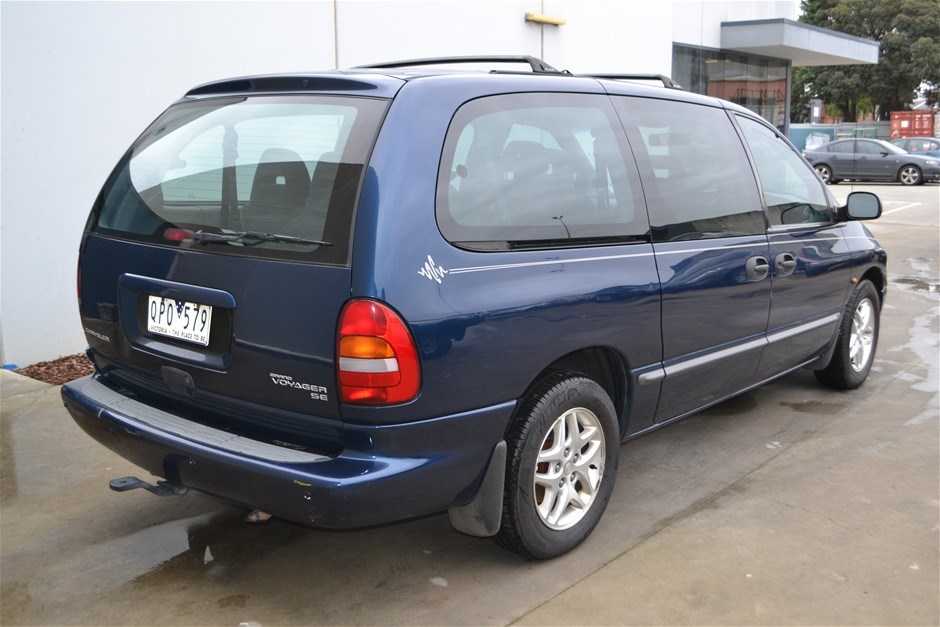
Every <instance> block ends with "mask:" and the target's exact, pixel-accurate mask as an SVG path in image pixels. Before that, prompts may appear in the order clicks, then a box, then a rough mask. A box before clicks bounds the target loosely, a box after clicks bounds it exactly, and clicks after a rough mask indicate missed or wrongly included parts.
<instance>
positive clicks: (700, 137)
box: [614, 98, 766, 242]
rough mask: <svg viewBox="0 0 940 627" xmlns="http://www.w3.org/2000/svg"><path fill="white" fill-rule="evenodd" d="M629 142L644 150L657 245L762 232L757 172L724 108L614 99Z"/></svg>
mask: <svg viewBox="0 0 940 627" xmlns="http://www.w3.org/2000/svg"><path fill="white" fill-rule="evenodd" d="M614 102H615V104H616V106H617V111H618V113H620V114H621V116H622V117H623V118H624V121H625V125H626V126H627V127H628V128H629V129H630V132H631V133H637V132H638V134H639V138H638V140H637V141H634V137H632V136H631V138H630V139H631V143H634V144H639V145H640V146H641V149H642V148H645V152H646V156H647V158H648V161H649V167H650V169H651V170H652V173H653V177H652V179H651V180H649V181H644V191H645V193H646V199H647V204H648V206H649V213H650V225H651V227H652V234H653V241H654V242H667V241H679V240H692V239H709V238H716V237H734V236H741V235H756V234H762V233H764V232H765V230H766V226H765V222H764V215H763V210H762V206H761V201H760V197H759V196H758V193H757V185H756V182H755V180H754V173H753V171H752V170H751V165H750V163H749V162H748V159H747V156H746V153H745V152H744V147H743V146H742V145H741V141H740V139H739V138H738V135H737V133H736V132H735V130H734V126H733V125H732V123H731V120H729V119H728V116H727V115H726V114H725V112H724V111H722V110H721V109H717V108H713V107H707V106H702V105H697V104H691V103H685V102H674V101H669V100H653V99H644V98H615V99H614Z"/></svg>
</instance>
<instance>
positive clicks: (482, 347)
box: [62, 57, 887, 559]
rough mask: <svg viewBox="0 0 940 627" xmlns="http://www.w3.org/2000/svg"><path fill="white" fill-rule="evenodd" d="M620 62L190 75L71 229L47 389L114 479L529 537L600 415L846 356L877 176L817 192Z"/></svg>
mask: <svg viewBox="0 0 940 627" xmlns="http://www.w3.org/2000/svg"><path fill="white" fill-rule="evenodd" d="M459 61H474V62H477V63H480V62H484V63H490V64H492V65H493V66H494V67H506V66H501V65H498V64H500V63H502V62H505V61H514V62H518V61H523V62H527V63H529V64H530V65H531V71H525V72H520V71H500V70H496V71H480V70H466V69H460V70H456V69H451V68H450V66H448V65H445V64H447V63H453V62H459ZM429 66H433V67H429ZM632 78H636V77H630V76H605V77H602V78H598V77H595V76H579V75H572V74H570V73H568V72H560V71H557V70H555V69H554V68H552V67H550V66H548V65H547V64H545V63H544V62H541V61H539V60H537V59H534V58H531V57H522V58H512V57H490V58H470V59H453V58H447V59H435V60H419V61H415V62H400V63H392V64H385V65H381V66H371V67H368V68H355V69H352V70H345V71H330V72H322V73H311V74H303V75H283V76H256V77H247V78H238V79H232V80H224V81H220V82H215V83H210V84H207V85H202V86H200V87H196V88H195V89H193V90H192V91H190V92H189V93H187V94H186V95H185V96H184V97H183V98H182V99H180V100H179V101H178V102H176V103H175V104H173V105H172V106H171V107H170V108H169V109H167V111H166V112H165V113H163V114H162V115H161V116H160V117H159V118H158V119H157V120H156V121H155V122H153V124H151V125H150V127H149V128H147V129H146V130H145V131H144V133H143V134H142V135H141V136H140V137H139V138H138V139H137V141H136V142H134V144H133V145H132V146H131V148H130V149H129V150H128V151H127V153H126V154H125V155H124V156H123V157H122V158H121V160H120V162H119V163H118V164H117V166H116V168H115V169H114V172H113V173H112V174H111V176H110V177H109V179H108V180H107V182H106V183H105V185H104V188H103V189H102V191H101V194H100V196H99V197H98V199H97V201H96V202H95V204H94V207H93V209H92V212H91V216H90V218H89V220H88V223H87V226H86V228H85V233H84V237H83V239H82V244H81V251H80V256H79V273H78V275H79V308H80V313H81V320H82V325H83V327H84V330H85V333H86V336H87V339H88V343H89V349H88V355H89V357H90V358H91V360H92V362H93V363H94V365H95V373H94V375H92V376H90V377H87V378H85V379H80V380H78V381H74V382H72V383H70V384H68V385H66V386H64V387H63V389H62V396H63V398H64V401H65V404H66V406H67V407H68V410H69V412H70V413H71V415H72V416H73V417H74V419H75V420H76V421H77V423H78V424H79V425H80V426H81V427H82V429H84V430H85V431H86V432H87V433H88V434H89V435H91V436H92V437H93V438H95V439H96V440H98V441H99V442H101V443H102V444H103V445H105V446H106V447H108V448H109V449H111V450H112V451H114V452H116V453H117V454H119V455H121V456H122V457H124V458H126V459H128V460H130V461H131V462H133V463H134V464H136V465H138V466H140V467H141V468H142V469H144V470H146V471H148V472H149V473H151V474H153V475H155V476H156V477H159V478H160V480H159V481H158V482H157V484H156V485H151V484H150V483H147V482H144V481H141V480H140V479H137V478H134V477H125V478H121V479H116V480H114V481H112V483H111V487H112V488H113V489H116V490H126V489H130V488H135V487H144V488H146V489H149V490H151V491H153V492H155V493H157V494H183V493H185V492H186V491H187V490H188V489H194V490H198V491H201V492H205V493H208V494H211V495H214V496H216V497H220V498H223V499H226V500H229V501H231V502H233V503H236V504H238V505H240V506H243V507H246V508H248V509H253V508H255V509H259V510H263V511H265V512H269V513H271V514H273V515H274V516H277V517H281V518H283V519H287V520H291V521H295V522H298V523H303V524H307V525H312V526H320V527H329V528H349V527H359V526H365V525H373V524H378V523H385V522H390V521H396V520H402V519H407V518H410V517H415V516H420V515H425V514H429V513H433V512H441V511H445V510H446V511H448V512H449V515H450V521H451V523H452V525H453V526H454V528H455V529H457V530H458V531H461V532H464V533H467V534H471V535H475V536H479V537H493V538H494V539H495V540H496V541H497V543H498V544H500V545H501V546H503V547H505V548H507V549H509V550H512V551H515V552H518V553H520V554H522V555H524V556H526V557H527V558H530V559H547V558H551V557H555V556H557V555H561V554H562V553H565V552H566V551H569V550H571V549H572V548H574V547H575V546H577V545H578V544H579V543H580V542H581V541H583V540H584V539H585V538H586V537H587V536H588V534H590V533H591V531H592V530H593V528H594V526H595V525H596V524H597V522H598V520H599V519H600V517H601V514H602V513H603V511H604V509H605V507H606V505H607V501H608V499H609V498H610V495H611V492H612V489H613V485H614V480H615V477H616V472H617V461H618V453H619V448H620V443H621V442H622V441H623V440H625V439H628V438H633V437H636V436H638V435H641V434H643V433H646V432H649V431H650V430H653V429H656V428H658V427H662V426H664V425H666V424H669V423H671V422H673V421H675V420H678V419H680V418H682V417H684V416H687V415H689V414H692V413H694V412H696V411H699V410H701V409H703V408H706V407H709V406H711V405H714V404H716V403H719V402H721V401H723V400H725V399H728V398H730V397H732V396H735V395H737V394H741V393H742V392H745V391H747V390H749V389H751V388H754V387H755V386H758V385H761V384H762V383H765V382H767V381H771V380H773V379H776V378H778V377H780V376H783V375H785V374H787V373H789V372H792V371H794V370H796V369H799V368H803V367H809V368H812V369H813V370H815V371H816V374H817V377H818V379H819V380H820V381H821V382H822V383H824V384H827V385H829V386H831V387H834V388H840V389H850V388H855V387H857V386H859V385H861V384H862V382H863V381H864V380H865V378H866V377H867V375H868V373H869V370H870V368H871V366H872V361H873V358H874V353H875V348H876V345H877V341H878V329H879V312H880V310H881V307H882V304H883V300H884V296H885V286H886V283H887V281H886V274H885V264H886V255H885V252H884V250H883V249H882V248H881V247H880V246H879V245H878V243H877V242H876V241H875V240H874V239H873V237H872V236H871V234H870V233H869V232H868V231H867V230H866V229H865V227H864V226H863V225H862V224H861V223H860V222H859V220H864V219H872V218H877V217H878V216H879V215H880V214H881V204H880V202H879V200H878V198H877V197H876V196H874V195H872V194H867V193H861V192H857V193H854V194H851V195H850V196H849V198H848V201H847V204H846V205H845V206H839V204H838V203H837V202H836V200H835V199H834V197H833V196H832V195H831V194H830V193H829V192H828V191H827V189H826V187H825V185H824V184H823V183H822V181H821V180H820V179H819V178H818V176H817V175H816V172H815V171H814V170H813V168H812V167H811V166H810V165H808V164H807V163H806V161H805V160H804V159H803V158H802V157H801V155H800V153H799V152H798V151H796V150H795V149H794V148H793V146H792V145H791V144H790V143H789V142H788V141H787V140H786V139H785V138H784V137H783V136H782V135H781V134H780V133H779V132H778V131H777V130H776V129H775V128H774V127H773V126H771V125H769V124H767V123H766V122H765V121H764V120H763V119H761V118H760V117H759V116H757V115H755V114H754V113H752V112H751V111H749V110H747V109H744V108H742V107H739V106H736V105H734V104H731V103H728V102H724V101H721V100H717V99H715V98H709V97H705V96H700V95H694V94H689V93H686V92H684V91H682V90H680V89H676V88H675V86H674V85H673V84H671V82H669V81H664V82H665V86H664V87H655V86H651V85H648V84H638V83H636V82H631V80H630V79H632Z"/></svg>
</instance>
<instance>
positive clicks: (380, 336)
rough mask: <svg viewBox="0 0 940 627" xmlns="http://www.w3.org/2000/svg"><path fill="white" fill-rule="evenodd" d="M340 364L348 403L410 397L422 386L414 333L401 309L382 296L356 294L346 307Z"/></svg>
mask: <svg viewBox="0 0 940 627" xmlns="http://www.w3.org/2000/svg"><path fill="white" fill-rule="evenodd" d="M337 365H338V371H339V390H340V399H341V400H342V402H344V403H352V404H357V405H394V404H397V403H407V402H408V401H410V400H412V399H414V398H415V397H416V396H417V395H418V390H419V389H420V387H421V368H420V364H419V362H418V353H417V350H416V348H415V344H414V340H413V339H412V337H411V333H410V332H409V331H408V328H407V327H406V326H405V323H404V322H403V321H402V319H401V318H400V317H399V316H398V314H396V313H395V312H394V311H392V309H391V308H389V307H388V306H387V305H384V304H382V303H380V302H378V301H374V300H365V299H362V300H353V301H350V302H349V303H347V304H346V306H345V307H344V308H343V312H342V313H341V314H340V320H339V329H338V339H337Z"/></svg>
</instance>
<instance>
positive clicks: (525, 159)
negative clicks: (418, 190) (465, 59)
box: [437, 94, 648, 250]
mask: <svg viewBox="0 0 940 627" xmlns="http://www.w3.org/2000/svg"><path fill="white" fill-rule="evenodd" d="M616 128H618V127H617V126H616V117H615V115H614V113H613V110H612V108H611V106H610V103H609V101H608V100H607V99H606V98H605V97H602V96H592V95H587V94H585V95H580V94H549V95H546V94H513V95H503V96H492V97H488V98H481V99H478V100H474V101H471V102H469V103H467V104H466V105H464V106H463V107H461V108H460V110H458V112H457V114H456V115H455V116H454V120H453V122H452V123H451V127H450V130H449V131H448V134H447V139H446V141H445V144H444V153H443V157H442V160H441V169H440V173H439V175H438V186H437V221H438V226H439V228H440V229H441V232H442V233H443V234H444V236H445V237H446V238H447V239H448V240H449V241H451V242H452V243H454V244H456V245H458V246H462V247H466V248H470V249H476V250H506V249H515V248H532V247H554V246H566V245H588V244H604V243H615V242H623V241H635V240H641V239H646V237H647V231H648V225H647V222H646V218H645V214H644V211H643V205H642V196H641V195H640V186H639V183H638V180H637V173H636V169H635V165H634V163H633V161H632V158H630V160H629V161H628V160H627V159H626V158H625V157H624V155H625V154H627V155H629V152H628V150H627V149H626V147H625V146H624V139H623V138H622V137H621V135H622V132H620V133H619V134H618V132H617V131H615V129H616Z"/></svg>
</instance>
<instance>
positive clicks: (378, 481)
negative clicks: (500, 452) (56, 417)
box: [62, 375, 515, 528]
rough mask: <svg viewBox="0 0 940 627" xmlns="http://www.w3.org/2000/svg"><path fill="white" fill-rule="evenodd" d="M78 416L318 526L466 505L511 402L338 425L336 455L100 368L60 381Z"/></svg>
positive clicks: (249, 502) (122, 446)
mask: <svg viewBox="0 0 940 627" xmlns="http://www.w3.org/2000/svg"><path fill="white" fill-rule="evenodd" d="M62 398H63V400H64V402H65V406H66V408H68V411H69V413H70V414H71V415H72V417H73V418H74V419H75V421H76V423H78V425H79V426H80V427H81V428H82V429H83V430H84V431H85V432H87V433H88V434H89V435H90V436H92V437H93V438H94V439H96V440H97V441H98V442H100V443H101V444H103V445H105V446H106V447H108V448H109V449H111V450H112V451H114V452H115V453H117V454H118V455H120V456H121V457H124V458H125V459H127V460H128V461H130V462H132V463H134V464H136V465H138V466H140V467H141V468H143V469H144V470H147V471H149V472H150V473H152V474H154V475H156V476H159V477H164V478H166V479H167V480H168V481H170V482H171V483H178V484H181V485H183V486H186V487H188V488H192V489H194V490H199V491H201V492H206V493H208V494H212V495H215V496H218V497H221V498H224V499H228V500H231V501H235V502H238V503H242V504H244V505H246V506H248V507H251V508H258V509H263V510H265V511H268V512H271V513H272V514H274V515H275V516H279V517H281V518H285V519H288V520H293V521H296V522H300V523H304V524H308V525H316V526H321V527H332V528H343V527H359V526H366V525H373V524H378V523H383V522H390V521H394V520H401V519H404V518H410V517H414V516H419V515H423V514H428V513H433V512H438V511H442V510H445V509H448V508H450V507H453V506H456V505H463V504H465V503H467V502H468V501H469V500H470V499H471V498H472V497H473V496H474V494H475V493H476V490H477V487H478V486H479V483H480V481H481V480H482V477H483V474H484V472H485V470H486V466H487V463H488V462H489V459H490V455H491V454H492V452H493V448H494V447H495V446H496V444H497V443H498V442H499V441H500V440H501V439H502V438H503V435H504V431H505V428H506V424H507V423H508V421H509V418H510V415H511V413H512V411H513V408H514V407H515V403H514V402H509V403H504V404H501V405H496V406H492V407H487V408H483V409H480V410H476V411H472V412H466V413H462V414H457V415H453V416H446V417H441V418H435V419H433V420H425V421H419V422H414V423H407V424H400V425H391V426H381V427H374V426H373V427H370V426H361V427H360V426H350V425H345V426H344V429H343V431H344V435H345V436H346V441H347V446H346V449H345V450H344V451H343V452H342V453H341V454H340V455H339V456H337V457H326V456H323V455H317V454H313V453H307V452H302V451H295V450H292V449H289V448H285V447H280V446H276V445H273V444H268V443H264V442H258V441H256V440H251V439H248V438H244V437H240V436H234V435H232V434H229V433H227V432H224V431H220V430H218V429H212V428H210V427H205V426H202V425H199V424H197V423H194V422H191V421H188V420H185V419H183V418H181V417H179V416H176V415H173V414H171V413H169V412H165V411H163V410H160V409H157V408H154V407H151V406H149V405H147V404H145V403H142V402H140V401H137V400H134V399H132V398H128V397H126V396H123V395H121V394H119V393H118V392H116V391H115V390H113V389H111V388H110V387H108V385H107V384H106V383H105V382H104V381H103V380H101V379H100V378H99V377H98V376H97V375H95V376H91V377H85V378H83V379H79V380H77V381H73V382H71V383H68V384H66V385H65V386H63V387H62Z"/></svg>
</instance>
